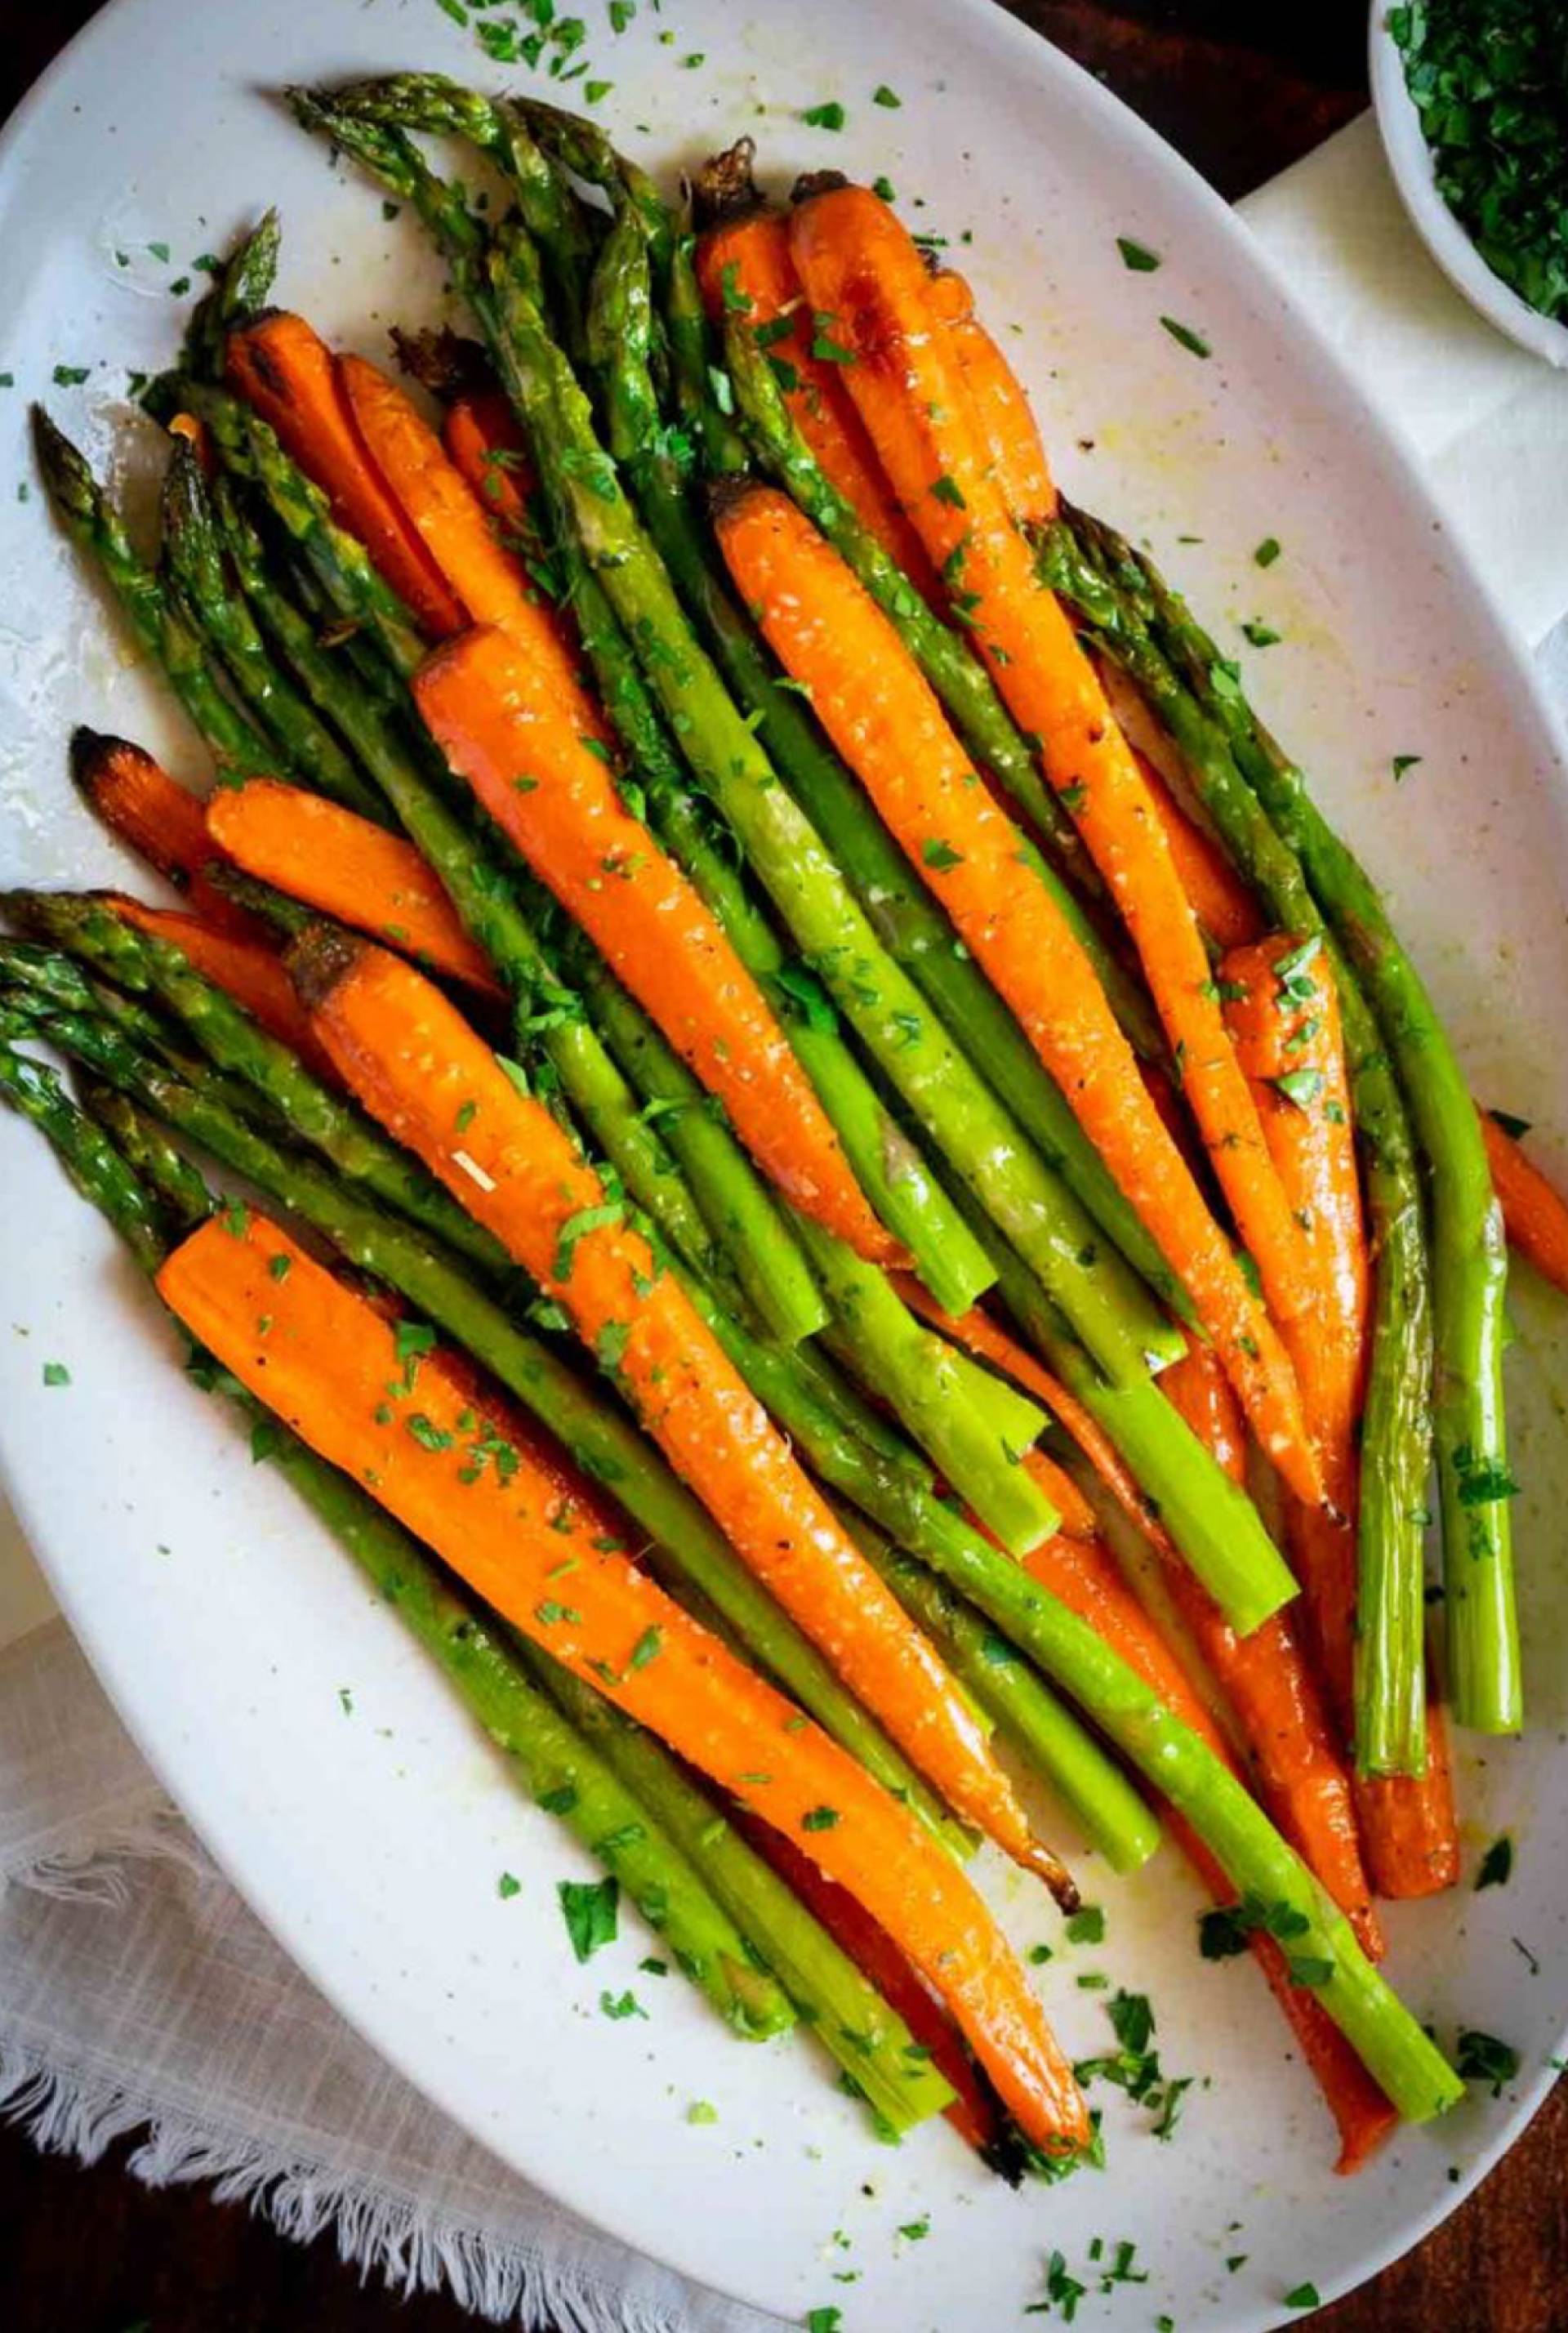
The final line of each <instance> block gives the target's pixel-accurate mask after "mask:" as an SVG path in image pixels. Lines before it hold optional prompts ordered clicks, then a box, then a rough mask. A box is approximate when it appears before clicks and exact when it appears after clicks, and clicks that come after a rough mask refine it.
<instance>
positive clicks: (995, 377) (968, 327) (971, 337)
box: [929, 267, 1056, 533]
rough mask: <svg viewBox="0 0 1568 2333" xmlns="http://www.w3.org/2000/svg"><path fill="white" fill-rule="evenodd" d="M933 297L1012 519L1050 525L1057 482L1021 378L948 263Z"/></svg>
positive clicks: (933, 284)
mask: <svg viewBox="0 0 1568 2333" xmlns="http://www.w3.org/2000/svg"><path fill="white" fill-rule="evenodd" d="M929 299H930V303H931V311H932V315H933V317H935V319H936V320H937V322H939V323H940V324H941V325H942V330H943V332H944V334H945V336H946V345H947V347H948V349H949V350H950V352H951V355H952V358H953V360H954V361H955V363H956V365H957V368H958V375H959V379H960V380H961V382H962V384H963V389H964V394H965V396H966V397H967V398H968V399H969V409H970V415H971V417H972V420H973V426H974V429H975V433H976V435H977V437H978V438H979V440H980V447H981V451H982V453H983V456H984V458H985V460H986V462H987V464H988V465H989V466H990V475H991V476H992V478H993V479H994V480H995V481H996V484H997V485H998V486H999V488H1000V489H1001V494H1002V499H1003V501H1004V502H1005V503H1006V504H1007V506H1008V509H1009V513H1010V514H1011V515H1012V519H1013V522H1014V524H1015V525H1018V526H1021V527H1022V528H1024V530H1025V531H1026V533H1027V532H1028V529H1029V528H1030V527H1039V526H1045V525H1047V524H1048V523H1049V522H1050V521H1051V520H1052V519H1053V518H1054V517H1055V516H1056V484H1055V481H1054V480H1053V478H1052V476H1051V466H1050V463H1049V461H1048V459H1047V455H1046V448H1045V441H1044V440H1043V438H1042V437H1041V436H1040V431H1039V424H1038V423H1037V421H1036V419H1035V417H1034V411H1033V408H1031V406H1030V404H1029V400H1028V397H1027V396H1026V394H1025V392H1024V386H1023V383H1022V382H1021V381H1020V380H1019V379H1018V375H1017V373H1016V372H1014V370H1013V369H1012V367H1011V365H1010V364H1009V362H1008V360H1007V358H1006V357H1005V356H1004V355H1003V353H1002V350H1001V349H1000V347H999V344H998V342H997V341H995V340H994V339H993V338H992V336H991V334H990V332H988V331H987V330H986V328H985V326H984V325H983V324H982V323H981V322H980V318H979V317H978V316H977V315H976V314H975V311H974V299H973V296H972V294H971V293H970V287H969V285H968V284H967V283H965V281H964V279H963V277H962V276H961V275H960V274H958V272H957V270H956V269H952V268H945V267H944V268H942V270H941V271H940V273H938V274H935V275H933V276H932V280H931V285H930V291H929Z"/></svg>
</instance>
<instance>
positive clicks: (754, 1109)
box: [414, 630, 897, 1263]
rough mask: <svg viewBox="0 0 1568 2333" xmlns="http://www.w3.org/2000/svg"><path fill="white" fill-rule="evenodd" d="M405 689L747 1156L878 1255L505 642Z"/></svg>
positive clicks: (692, 898) (776, 1044) (684, 924)
mask: <svg viewBox="0 0 1568 2333" xmlns="http://www.w3.org/2000/svg"><path fill="white" fill-rule="evenodd" d="M414 686H415V694H416V696H417V698H418V700H419V709H420V711H421V712H422V713H423V715H425V721H426V723H427V724H428V725H429V728H430V730H431V732H432V734H434V736H435V740H436V742H437V744H439V745H440V746H441V747H442V749H443V750H444V752H445V754H446V756H447V759H448V760H449V761H450V763H452V766H453V768H454V770H455V771H456V772H457V773H458V774H459V775H460V776H461V777H463V778H464V779H466V780H467V782H468V783H469V784H470V785H471V786H472V787H473V792H474V793H475V795H476V796H477V797H478V799H479V801H480V802H482V803H483V806H484V808H485V809H486V810H487V811H489V812H490V815H491V817H492V818H493V819H494V820H495V821H496V822H497V824H498V825H499V826H501V827H502V829H503V830H505V832H506V834H507V836H508V837H509V838H510V840H512V842H513V843H515V844H516V846H517V848H518V850H520V851H521V853H522V855H523V857H524V858H525V859H527V860H528V861H529V863H530V865H531V867H532V868H533V869H534V870H535V872H536V873H537V874H538V875H539V876H540V878H542V880H543V881H544V882H546V883H547V884H548V885H549V886H550V889H551V890H552V891H553V892H554V894H555V896H556V898H558V899H559V901H560V903H561V905H562V907H565V908H566V910H567V912H568V914H569V916H571V917H573V919H574V920H575V921H576V922H577V923H578V924H580V925H581V926H582V927H583V929H584V930H585V931H587V932H588V934H589V935H590V936H591V937H592V939H593V940H594V942H595V943H596V945H597V946H598V949H599V952H600V954H601V955H603V956H604V958H605V960H606V962H607V964H608V965H610V967H611V969H612V970H613V971H614V972H615V973H616V974H617V977H618V978H619V979H620V980H621V981H623V982H624V983H625V984H626V987H627V988H629V989H630V990H631V992H632V994H633V995H634V996H636V998H637V1000H638V1001H639V1003H641V1004H642V1005H643V1006H644V1007H645V1010H646V1011H647V1012H648V1013H650V1014H651V1015H652V1017H653V1018H654V1020H655V1021H656V1022H658V1025H659V1027H660V1028H661V1029H662V1030H663V1031H664V1035H665V1036H666V1037H667V1038H668V1039H669V1041H670V1042H671V1044H672V1045H674V1048H675V1050H676V1051H677V1052H678V1053H680V1055H681V1056H682V1058H683V1060H684V1061H686V1062H687V1064H688V1065H689V1067H690V1068H691V1069H692V1070H693V1071H694V1072H695V1074H696V1075H697V1076H698V1077H699V1078H700V1079H701V1080H702V1081H703V1084H704V1085H705V1086H706V1087H707V1088H708V1090H709V1091H710V1092H711V1093H714V1094H717V1095H718V1097H719V1099H721V1100H722V1103H723V1105H724V1107H725V1109H726V1110H727V1111H728V1112H729V1114H730V1118H731V1123H732V1124H733V1126H734V1128H735V1131H736V1133H737V1135H738V1136H739V1137H740V1138H741V1141H742V1142H743V1143H744V1144H745V1146H746V1147H747V1148H748V1149H749V1150H750V1151H751V1155H752V1157H754V1158H755V1159H756V1160H757V1162H758V1164H759V1166H761V1167H762V1169H763V1171H764V1172H765V1173H766V1174H768V1175H770V1176H771V1177H772V1179H773V1181H774V1182H775V1183H777V1184H778V1186H779V1188H780V1189H781V1190H783V1191H785V1192H787V1193H788V1194H789V1197H790V1198H791V1199H792V1200H793V1201H794V1202H795V1204H796V1205H798V1206H799V1207H801V1208H802V1209H804V1211H805V1212H806V1213H807V1214H808V1215H813V1216H815V1217H816V1218H817V1221H818V1222H821V1223H824V1224H827V1227H828V1229H829V1230H830V1231H834V1232H837V1234H839V1236H840V1237H841V1238H843V1239H846V1240H847V1241H848V1242H849V1243H850V1244H851V1245H852V1246H853V1247H854V1248H856V1250H857V1251H858V1253H861V1254H862V1255H865V1256H866V1257H868V1258H869V1259H871V1260H872V1261H874V1262H878V1263H880V1262H885V1261H889V1260H891V1258H892V1257H893V1256H894V1254H895V1253H897V1251H896V1248H895V1246H894V1242H893V1241H892V1240H891V1239H890V1238H889V1236H888V1234H886V1233H885V1232H884V1230H883V1228H882V1225H881V1224H879V1223H878V1222H877V1220H876V1217H875V1215H873V1213H872V1211H871V1208H870V1206H869V1205H868V1203H867V1202H866V1200H865V1197H864V1195H862V1193H861V1190H860V1187H859V1186H858V1185H857V1184H856V1181H855V1178H854V1176H852V1175H851V1173H850V1171H849V1167H848V1166H847V1164H846V1160H845V1157H844V1153H843V1151H842V1149H841V1148H840V1147H839V1143H838V1138H837V1135H836V1134H835V1132H834V1130H833V1128H832V1126H831V1125H830V1123H829V1122H828V1119H827V1114H826V1112H825V1111H824V1110H823V1108H822V1105H821V1103H820V1102H819V1101H818V1100H817V1095H816V1093H815V1091H814V1090H813V1089H812V1087H811V1086H810V1085H809V1084H808V1081H807V1079H806V1076H805V1072H804V1071H803V1070H802V1069H801V1067H800V1064H799V1062H798V1061H797V1059H796V1057H795V1054H794V1052H793V1051H792V1050H791V1048H790V1046H789V1041H788V1040H787V1039H786V1037H785V1036H784V1033H783V1032H782V1031H781V1030H780V1028H779V1024H778V1022H777V1021H776V1020H775V1019H774V1017H773V1014H772V1013H771V1011H770V1008H769V1005H768V1003H767V1001H766V999H765V998H764V997H763V995H762V994H761V992H760V989H759V988H758V986H757V984H756V983H755V981H754V980H753V979H752V978H751V974H750V973H749V972H748V971H747V970H746V968H745V966H744V965H742V964H741V960H740V958H739V957H738V956H737V955H736V954H735V951H734V949H733V948H732V947H731V944H730V942H729V940H728V938H727V937H726V936H725V934H724V932H723V930H722V926H720V925H719V924H718V923H717V922H716V921H715V919H714V917H712V915H711V914H710V913H709V910H708V908H707V907H705V906H704V904H703V900H702V899H701V898H699V896H698V894H697V893H696V892H695V891H694V890H693V888H692V886H691V884H690V883H689V882H688V881H687V880H686V878H685V876H684V874H683V873H682V872H681V870H680V869H679V868H678V867H676V866H675V864H674V861H673V860H672V859H669V858H668V857H666V855H665V853H664V851H663V850H661V848H660V846H659V844H658V843H657V842H656V841H655V840H654V838H653V836H652V835H651V834H650V833H649V832H648V830H647V829H646V828H645V826H644V825H643V824H642V822H641V821H640V820H639V819H636V818H635V817H634V816H633V815H632V813H631V811H628V810H627V809H626V806H625V804H624V803H623V802H622V801H621V799H620V796H619V794H618V793H617V791H616V784H615V779H614V776H613V773H612V772H611V771H610V769H609V768H608V767H607V763H606V762H605V760H604V757H603V755H602V754H601V753H599V752H598V751H596V750H594V741H593V740H591V739H587V740H585V738H584V736H583V734H582V733H581V730H580V727H579V726H578V724H577V723H576V722H575V721H574V718H573V716H572V715H571V714H570V712H569V711H563V709H562V706H561V704H560V702H559V699H558V698H557V697H556V696H555V695H554V694H553V693H552V691H551V689H550V685H549V682H548V679H547V678H546V677H545V676H544V675H543V674H542V673H541V671H540V667H539V666H538V665H537V664H536V663H535V662H534V661H533V659H532V658H530V657H529V656H528V655H527V654H525V653H524V651H523V650H522V648H521V646H520V644H519V643H518V641H517V639H516V638H515V636H514V635H512V634H510V633H506V632H502V631H496V630H476V631H472V632H465V633H464V635H463V636H462V638H459V639H455V640H453V641H452V642H450V643H449V644H448V646H446V647H445V648H439V649H437V650H436V652H435V655H434V656H432V657H431V658H429V660H428V662H427V663H426V664H425V666H424V667H423V668H422V669H421V671H420V672H419V674H418V675H417V677H416V681H415V685H414Z"/></svg>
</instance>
